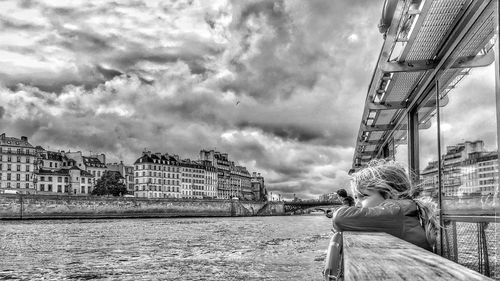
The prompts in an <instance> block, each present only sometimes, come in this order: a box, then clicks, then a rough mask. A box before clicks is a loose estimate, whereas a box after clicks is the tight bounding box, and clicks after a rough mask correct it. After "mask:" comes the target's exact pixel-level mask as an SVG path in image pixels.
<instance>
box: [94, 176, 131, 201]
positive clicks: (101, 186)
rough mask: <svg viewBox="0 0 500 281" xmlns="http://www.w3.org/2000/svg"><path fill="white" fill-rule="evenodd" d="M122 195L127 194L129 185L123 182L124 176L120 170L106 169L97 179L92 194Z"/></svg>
mask: <svg viewBox="0 0 500 281" xmlns="http://www.w3.org/2000/svg"><path fill="white" fill-rule="evenodd" d="M108 194H109V195H113V196H122V195H124V194H127V187H126V186H125V184H124V183H123V177H122V176H121V175H120V173H118V172H114V171H105V172H104V174H103V175H102V177H101V178H100V179H98V180H97V182H96V185H95V188H94V190H92V195H108Z"/></svg>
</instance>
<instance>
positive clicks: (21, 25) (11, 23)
mask: <svg viewBox="0 0 500 281" xmlns="http://www.w3.org/2000/svg"><path fill="white" fill-rule="evenodd" d="M0 27H1V28H6V29H14V30H18V31H22V30H26V29H29V30H40V29H42V28H43V27H42V26H40V25H36V24H32V23H27V22H21V21H16V20H13V19H6V18H0Z"/></svg>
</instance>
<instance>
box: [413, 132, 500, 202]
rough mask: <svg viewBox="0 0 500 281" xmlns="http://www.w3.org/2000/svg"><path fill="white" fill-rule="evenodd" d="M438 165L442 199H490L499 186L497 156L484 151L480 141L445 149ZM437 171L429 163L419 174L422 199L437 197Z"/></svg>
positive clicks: (435, 164)
mask: <svg viewBox="0 0 500 281" xmlns="http://www.w3.org/2000/svg"><path fill="white" fill-rule="evenodd" d="M441 162H442V165H443V167H442V171H443V174H442V183H443V189H442V190H443V195H444V196H448V197H455V196H472V195H493V193H494V192H495V187H496V186H498V152H496V151H495V152H491V151H486V150H485V149H484V143H483V141H481V140H478V141H474V142H470V141H467V142H464V143H459V144H457V145H454V146H448V147H447V148H446V154H444V155H443V156H442V158H441ZM438 168H439V167H438V161H431V162H429V164H428V165H427V167H426V168H425V169H424V170H423V171H422V172H421V185H422V187H423V190H424V195H430V196H433V197H436V196H437V193H436V191H437V186H438V170H439V169H438Z"/></svg>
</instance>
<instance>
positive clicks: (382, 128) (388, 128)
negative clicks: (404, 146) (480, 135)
mask: <svg viewBox="0 0 500 281" xmlns="http://www.w3.org/2000/svg"><path fill="white" fill-rule="evenodd" d="M395 129H396V127H395V126H394V125H392V124H383V125H371V126H367V125H363V126H361V130H362V131H363V132H375V131H393V130H395ZM397 130H406V125H402V126H399V127H398V129H397Z"/></svg>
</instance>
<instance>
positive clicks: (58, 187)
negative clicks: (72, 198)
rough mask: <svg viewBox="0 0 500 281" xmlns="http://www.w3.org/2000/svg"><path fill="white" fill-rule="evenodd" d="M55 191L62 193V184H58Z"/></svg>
mask: <svg viewBox="0 0 500 281" xmlns="http://www.w3.org/2000/svg"><path fill="white" fill-rule="evenodd" d="M57 192H61V193H62V186H61V185H60V184H59V185H57Z"/></svg>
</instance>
